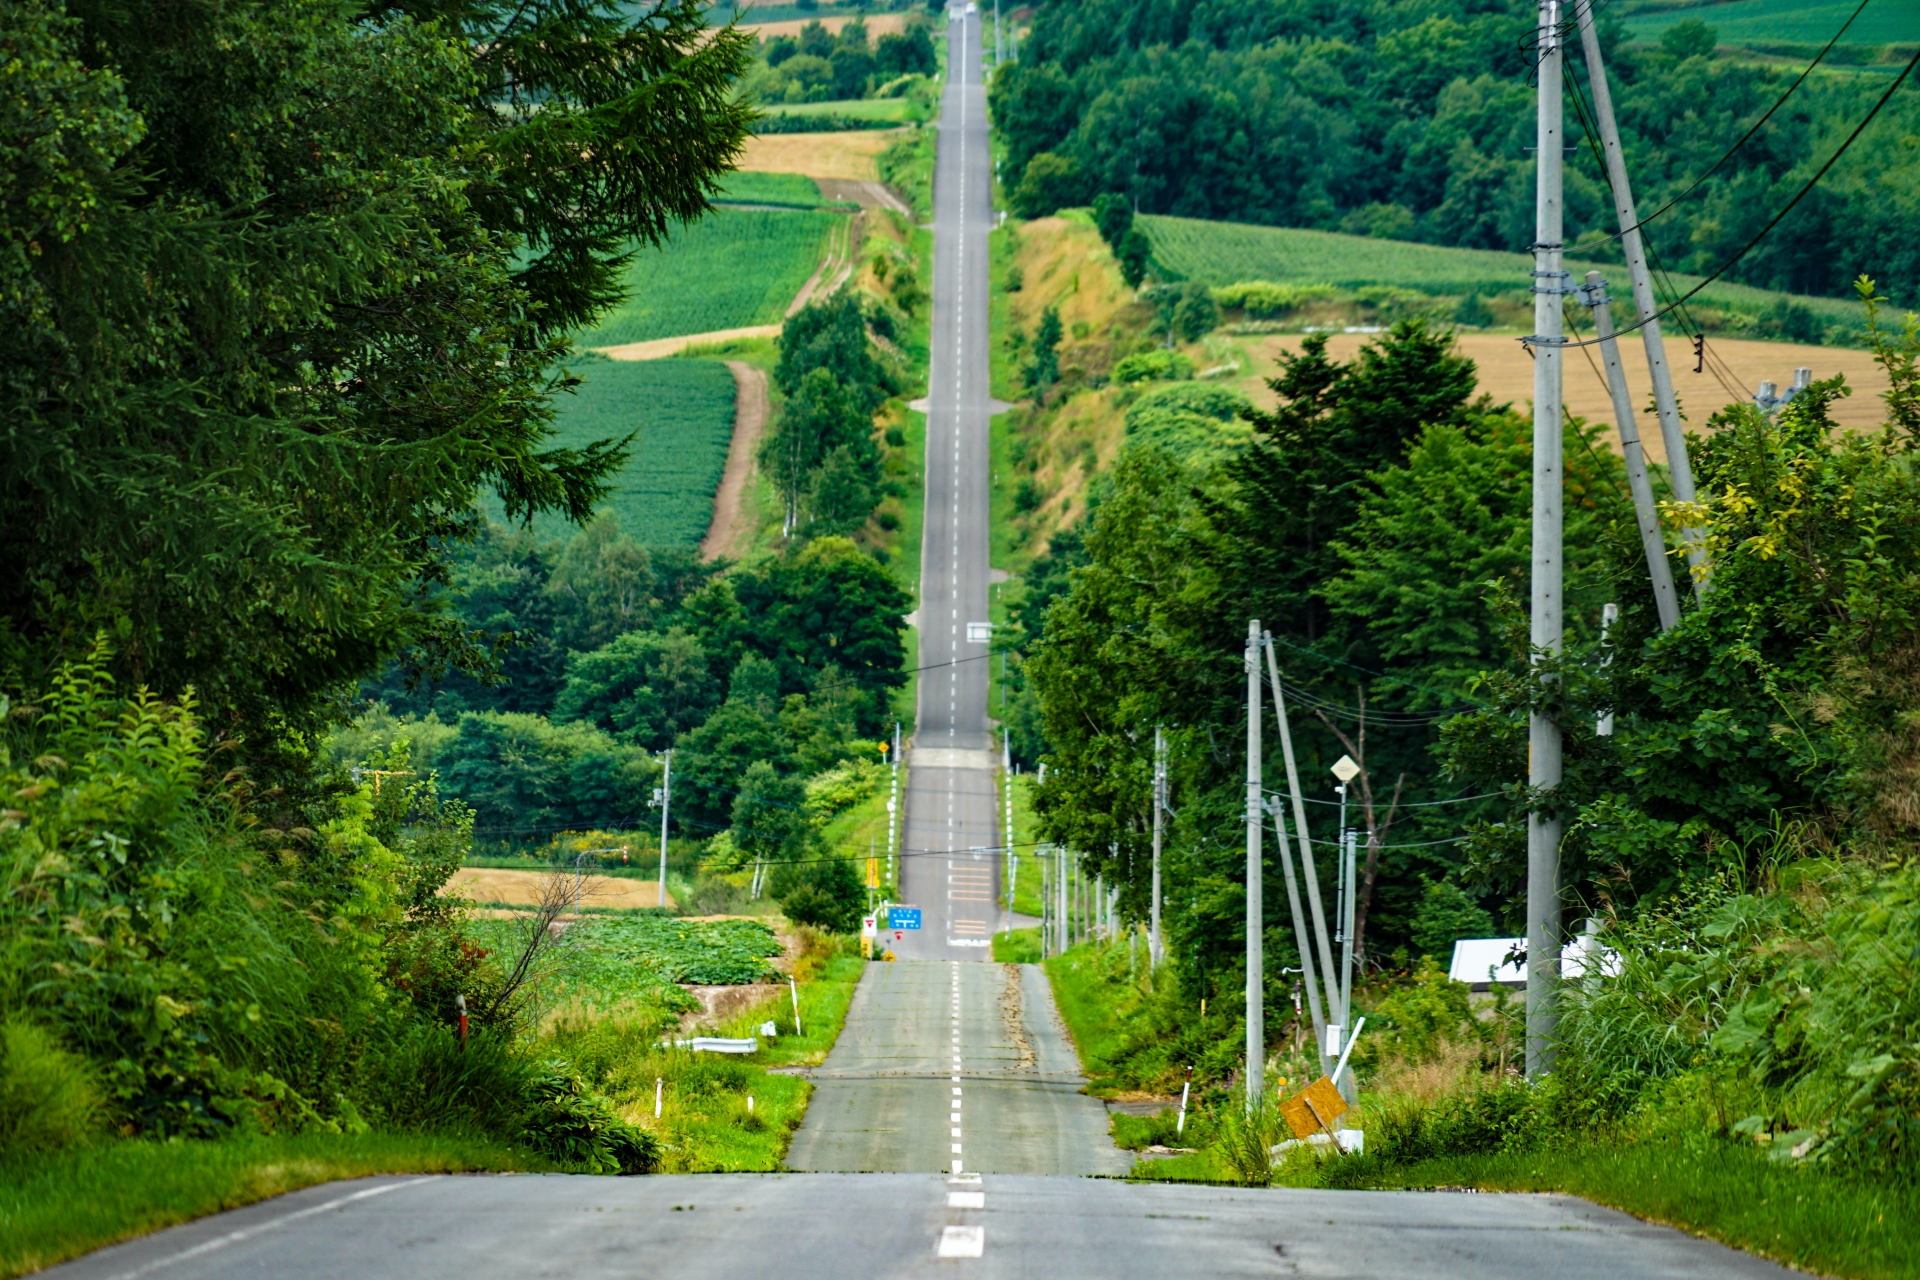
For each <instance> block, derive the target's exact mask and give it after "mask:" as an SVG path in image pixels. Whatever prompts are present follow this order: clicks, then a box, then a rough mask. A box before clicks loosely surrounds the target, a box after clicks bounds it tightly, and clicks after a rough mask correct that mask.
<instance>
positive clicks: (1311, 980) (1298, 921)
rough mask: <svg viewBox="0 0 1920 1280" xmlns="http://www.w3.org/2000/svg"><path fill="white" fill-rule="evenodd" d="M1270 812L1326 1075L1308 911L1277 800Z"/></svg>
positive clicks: (1328, 1064) (1296, 1003) (1329, 1064)
mask: <svg viewBox="0 0 1920 1280" xmlns="http://www.w3.org/2000/svg"><path fill="white" fill-rule="evenodd" d="M1267 811H1268V812H1269V813H1271V814H1272V815H1273V838H1274V841H1275V842H1276V843H1277V844H1278V845H1279V846H1280V870H1281V873H1282V874H1283V875H1285V877H1286V881H1287V907H1288V909H1289V910H1290V911H1291V912H1292V915H1293V946H1294V950H1296V951H1297V952H1299V953H1300V978H1301V980H1302V981H1303V982H1304V983H1305V984H1306V988H1307V1012H1308V1014H1309V1015H1311V1017H1312V1018H1313V1048H1314V1053H1315V1054H1317V1055H1318V1056H1319V1058H1320V1074H1321V1075H1323V1076H1324V1075H1327V1074H1328V1073H1330V1072H1331V1071H1332V1070H1333V1059H1332V1058H1329V1057H1328V1056H1327V1019H1326V1016H1325V1015H1324V1014H1323V1013H1322V1012H1321V1010H1320V986H1319V982H1318V980H1317V979H1316V978H1315V977H1314V973H1313V944H1312V943H1311V942H1309V941H1308V939H1307V913H1306V910H1305V908H1303V907H1302V906H1301V905H1300V885H1299V882H1298V881H1297V880H1295V879H1294V874H1293V851H1292V850H1291V849H1289V848H1287V828H1286V824H1285V823H1284V822H1282V821H1281V816H1280V805H1279V803H1278V802H1277V801H1276V802H1275V803H1273V804H1272V805H1270V806H1268V809H1267ZM1293 1007H1294V1012H1295V1013H1296V1014H1298V1013H1299V1011H1300V988H1299V987H1295V988H1294V996H1293Z"/></svg>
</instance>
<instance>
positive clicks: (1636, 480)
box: [1580, 271, 1680, 631]
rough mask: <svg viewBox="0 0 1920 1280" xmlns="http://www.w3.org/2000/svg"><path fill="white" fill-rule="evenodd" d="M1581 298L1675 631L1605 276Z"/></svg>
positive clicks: (1656, 516) (1594, 278) (1667, 625)
mask: <svg viewBox="0 0 1920 1280" xmlns="http://www.w3.org/2000/svg"><path fill="white" fill-rule="evenodd" d="M1580 297H1581V300H1582V301H1583V302H1585V303H1586V304H1587V308H1588V310H1590V311H1592V312H1593V335H1594V337H1596V338H1597V339H1599V341H1600V355H1601V357H1602V359H1603V360H1604V361H1605V362H1606V369H1607V394H1608V395H1610V396H1612V397H1613V420H1614V422H1615V424H1616V425H1618V426H1619V428H1620V454H1621V457H1622V458H1623V459H1624V460H1625V462H1626V464H1627V487H1628V489H1630V490H1631V491H1632V493H1633V518H1634V522H1635V523H1636V524H1638V525H1639V526H1640V547H1641V549H1642V550H1643V551H1645V552H1646V556H1647V576H1648V577H1649V578H1650V579H1651V580H1652V582H1653V607H1654V608H1655V609H1656V610H1658V611H1659V614H1660V629H1661V630H1662V631H1671V630H1673V627H1674V624H1675V623H1677V622H1679V621H1680V601H1679V600H1678V599H1676V598H1675V596H1674V594H1673V567H1672V566H1671V565H1670V564H1668V563H1667V539H1666V535H1665V534H1664V533H1662V532H1661V530H1660V510H1659V508H1658V507H1656V506H1655V505H1654V502H1653V481H1652V480H1651V479H1650V478H1649V477H1648V475H1647V452H1646V449H1645V447H1644V446H1642V445H1641V443H1640V428H1639V426H1638V425H1636V424H1635V422H1634V420H1633V398H1632V396H1631V395H1629V394H1628V392H1627V375H1626V371H1625V370H1624V369H1622V368H1621V367H1620V344H1619V343H1618V342H1616V341H1615V340H1614V336H1613V310H1612V308H1611V307H1610V306H1609V305H1608V304H1609V303H1611V302H1612V301H1613V300H1612V299H1611V298H1609V297H1608V296H1607V281H1606V277H1604V276H1602V275H1601V274H1600V273H1599V272H1598V271H1589V272H1587V280H1586V285H1585V287H1584V288H1582V289H1581V290H1580Z"/></svg>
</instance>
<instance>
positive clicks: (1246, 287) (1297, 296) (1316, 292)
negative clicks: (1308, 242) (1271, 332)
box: [1213, 280, 1340, 320]
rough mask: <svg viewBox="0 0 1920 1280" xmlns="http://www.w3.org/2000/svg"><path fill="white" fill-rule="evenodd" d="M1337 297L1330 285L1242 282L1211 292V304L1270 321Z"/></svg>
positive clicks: (1260, 281) (1258, 281)
mask: <svg viewBox="0 0 1920 1280" xmlns="http://www.w3.org/2000/svg"><path fill="white" fill-rule="evenodd" d="M1339 296H1340V291H1339V290H1338V289H1335V288H1334V287H1333V286H1332V285H1330V284H1274V283H1272V282H1271V281H1267V280H1245V281H1242V282H1241V283H1239V284H1229V285H1223V286H1221V287H1220V288H1218V289H1215V290H1213V300H1214V301H1215V302H1217V303H1219V304H1220V305H1221V306H1223V307H1228V308H1237V309H1239V310H1242V311H1244V312H1246V314H1247V315H1248V316H1249V317H1250V318H1252V319H1255V320H1272V319H1275V318H1277V317H1280V316H1284V315H1286V314H1287V313H1288V312H1290V311H1293V310H1294V309H1295V308H1296V307H1300V306H1303V305H1305V304H1306V303H1309V302H1322V301H1331V300H1332V299H1335V298H1338V297H1339Z"/></svg>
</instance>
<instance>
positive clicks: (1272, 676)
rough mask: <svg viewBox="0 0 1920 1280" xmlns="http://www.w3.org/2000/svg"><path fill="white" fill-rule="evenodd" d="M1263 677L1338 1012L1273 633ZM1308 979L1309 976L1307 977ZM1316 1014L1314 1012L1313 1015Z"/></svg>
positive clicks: (1331, 1006)
mask: <svg viewBox="0 0 1920 1280" xmlns="http://www.w3.org/2000/svg"><path fill="white" fill-rule="evenodd" d="M1265 640H1266V646H1267V679H1268V680H1269V681H1270V682H1271V683H1272V685H1273V711H1274V718H1275V719H1277V720H1278V721H1279V722H1280V755H1281V758H1282V759H1284V760H1285V761H1286V764H1287V792H1288V794H1289V795H1290V796H1291V797H1292V799H1293V833H1294V838H1295V839H1296V840H1297V841H1298V842H1299V847H1300V869H1301V878H1302V879H1304V880H1305V881H1306V882H1307V906H1308V908H1309V910H1311V911H1312V913H1313V937H1314V941H1315V943H1316V944H1317V945H1318V948H1319V951H1320V981H1321V982H1322V983H1323V984H1324V986H1325V989H1326V993H1327V1006H1326V1007H1327V1012H1328V1013H1330V1014H1333V1015H1335V1016H1338V1014H1339V1009H1340V988H1339V986H1338V981H1337V979H1336V978H1335V977H1334V971H1333V948H1332V947H1331V946H1330V945H1329V944H1328V942H1327V917H1326V912H1325V911H1324V910H1323V909H1322V908H1321V905H1320V876H1319V873H1318V872H1317V871H1315V870H1314V865H1313V841H1312V840H1310V839H1309V838H1308V836H1307V801H1306V796H1305V794H1304V793H1303V792H1302V791H1301V790H1300V767H1299V765H1298V763H1297V762H1295V760H1294V758H1293V729H1292V726H1291V725H1289V724H1288V722H1287V693H1286V687H1285V686H1284V685H1282V684H1281V683H1280V667H1279V664H1278V663H1277V662H1276V661H1275V660H1274V656H1273V637H1272V636H1270V635H1269V636H1266V637H1265ZM1309 981H1311V979H1309ZM1315 1016H1316V1017H1317V1016H1318V1015H1315ZM1320 1053H1321V1061H1322V1062H1323V1063H1324V1062H1325V1061H1326V1060H1327V1046H1326V1044H1324V1043H1322V1044H1321V1046H1320Z"/></svg>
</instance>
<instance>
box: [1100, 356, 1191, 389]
mask: <svg viewBox="0 0 1920 1280" xmlns="http://www.w3.org/2000/svg"><path fill="white" fill-rule="evenodd" d="M1191 377H1193V361H1191V360H1189V359H1188V358H1187V357H1186V356H1184V355H1182V354H1181V353H1180V352H1178V351H1142V352H1141V353H1139V354H1138V355H1131V356H1128V357H1127V358H1126V359H1124V360H1122V361H1121V362H1120V363H1119V364H1116V365H1115V366H1113V380H1114V381H1115V382H1147V381H1150V380H1152V381H1161V382H1180V381H1185V380H1186V379H1189V378H1191Z"/></svg>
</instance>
